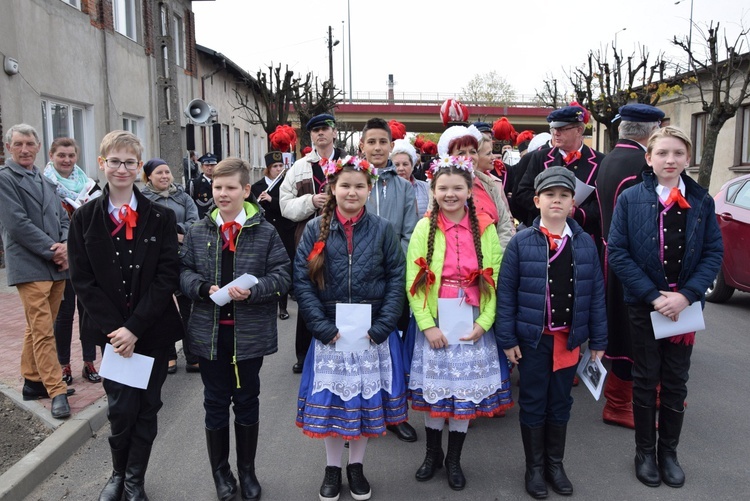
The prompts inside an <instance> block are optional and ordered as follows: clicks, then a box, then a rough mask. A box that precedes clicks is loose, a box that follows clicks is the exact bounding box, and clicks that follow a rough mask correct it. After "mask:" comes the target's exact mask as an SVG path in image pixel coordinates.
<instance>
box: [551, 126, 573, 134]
mask: <svg viewBox="0 0 750 501" xmlns="http://www.w3.org/2000/svg"><path fill="white" fill-rule="evenodd" d="M577 128H578V126H577V125H566V126H565V127H550V128H549V131H550V132H555V131H557V132H560V133H563V132H567V131H569V130H573V129H577Z"/></svg>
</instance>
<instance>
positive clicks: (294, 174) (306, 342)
mask: <svg viewBox="0 0 750 501" xmlns="http://www.w3.org/2000/svg"><path fill="white" fill-rule="evenodd" d="M306 128H307V132H309V133H310V142H311V143H312V146H313V150H312V151H311V152H310V153H308V154H307V155H306V156H304V157H303V158H300V159H299V160H297V161H296V162H294V164H293V165H292V167H291V168H290V169H289V172H287V173H286V177H285V178H284V181H283V182H282V183H281V188H280V189H279V205H280V207H281V215H282V216H283V217H285V218H287V219H290V220H292V221H295V222H296V223H297V230H296V232H295V236H294V242H295V246H296V245H297V244H298V243H299V239H300V236H301V235H302V230H303V229H304V228H305V224H307V222H308V221H309V220H310V219H312V218H313V217H315V216H316V215H317V214H318V212H319V211H320V209H322V208H323V205H324V204H325V203H326V198H327V196H326V194H325V193H326V183H327V181H326V176H325V174H324V173H323V169H322V168H321V166H320V161H321V159H323V158H327V159H329V160H335V159H338V158H340V157H342V156H345V155H346V152H345V151H344V150H341V149H338V148H336V147H335V146H334V144H333V142H334V140H335V139H336V119H335V118H334V117H333V115H329V114H327V113H324V114H321V115H316V116H314V117H312V118H311V119H310V120H309V121H308V122H307V126H306ZM311 342H312V334H310V331H308V330H307V326H306V325H305V322H304V320H302V318H301V317H300V316H299V315H298V316H297V334H296V341H295V349H296V352H297V363H295V364H294V365H293V366H292V372H294V373H295V374H300V373H302V368H303V364H304V363H305V356H306V355H307V350H308V349H309V348H310V343H311Z"/></svg>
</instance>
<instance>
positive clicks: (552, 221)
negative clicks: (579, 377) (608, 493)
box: [495, 167, 607, 499]
mask: <svg viewBox="0 0 750 501" xmlns="http://www.w3.org/2000/svg"><path fill="white" fill-rule="evenodd" d="M575 185H576V182H575V177H574V175H573V173H572V172H571V171H569V170H568V169H566V168H565V167H550V168H549V169H546V170H545V171H543V172H541V173H540V174H539V175H538V176H537V177H536V179H535V181H534V188H535V190H536V193H537V194H536V196H535V197H534V203H535V204H536V206H537V208H538V209H539V210H540V217H538V218H537V219H536V220H535V221H534V224H533V225H532V227H530V228H527V229H525V230H523V231H521V232H519V233H518V234H517V235H516V236H515V237H513V239H512V240H511V241H510V244H509V245H508V248H507V249H506V251H505V254H504V256H503V262H502V265H501V266H500V282H499V284H498V289H497V290H498V293H497V297H498V300H497V316H496V319H495V336H496V337H497V344H498V346H500V347H501V348H502V349H503V351H505V354H506V356H507V357H508V360H510V361H511V362H512V363H516V364H518V370H519V374H520V378H521V387H520V393H519V396H518V404H519V406H520V407H521V412H520V415H519V418H520V421H521V437H522V439H523V446H524V452H525V453H526V476H525V480H526V491H527V492H528V493H529V494H530V495H531V496H532V497H534V498H537V499H542V498H545V497H547V486H546V484H545V480H546V481H547V482H549V483H550V485H551V487H552V489H553V490H554V491H555V492H557V493H558V494H562V495H570V494H572V493H573V486H572V485H571V483H570V481H569V480H568V478H567V476H566V474H565V470H564V469H563V465H562V460H563V456H564V453H565V437H566V432H567V425H568V420H569V419H570V408H571V406H572V404H573V399H572V398H571V396H570V390H571V388H572V386H573V377H574V376H575V371H576V366H577V364H578V358H579V351H580V350H579V347H580V345H581V344H583V343H584V342H586V340H588V341H589V349H590V350H591V358H592V360H593V359H594V358H595V357H596V358H601V357H602V355H604V350H605V348H606V347H607V319H606V312H605V306H604V279H603V276H602V271H601V266H600V263H599V257H598V255H597V250H596V245H594V242H593V240H592V239H591V237H590V236H589V235H588V234H586V233H585V232H584V231H583V229H582V228H581V227H580V226H579V225H578V224H577V223H576V222H575V221H574V220H573V219H572V218H570V217H568V216H569V214H570V211H571V208H572V207H573V204H574V203H575V202H574V199H573V196H574V193H575Z"/></svg>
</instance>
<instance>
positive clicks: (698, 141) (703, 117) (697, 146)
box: [691, 113, 708, 165]
mask: <svg viewBox="0 0 750 501" xmlns="http://www.w3.org/2000/svg"><path fill="white" fill-rule="evenodd" d="M707 121H708V114H707V113H699V114H697V115H693V137H692V138H691V139H692V141H693V158H692V160H691V163H692V164H693V165H700V163H701V156H702V155H703V140H704V139H705V137H706V122H707Z"/></svg>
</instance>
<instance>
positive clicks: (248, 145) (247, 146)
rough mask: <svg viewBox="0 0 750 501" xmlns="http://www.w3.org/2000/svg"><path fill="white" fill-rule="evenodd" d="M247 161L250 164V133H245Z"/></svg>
mask: <svg viewBox="0 0 750 501" xmlns="http://www.w3.org/2000/svg"><path fill="white" fill-rule="evenodd" d="M245 160H247V161H248V162H250V133H249V132H247V131H246V132H245Z"/></svg>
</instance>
